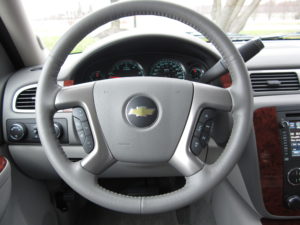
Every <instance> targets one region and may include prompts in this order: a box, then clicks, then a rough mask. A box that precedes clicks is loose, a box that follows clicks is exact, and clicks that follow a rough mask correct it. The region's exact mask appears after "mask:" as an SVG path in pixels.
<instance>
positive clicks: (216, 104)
mask: <svg viewBox="0 0 300 225" xmlns="http://www.w3.org/2000/svg"><path fill="white" fill-rule="evenodd" d="M193 84H194V100H193V106H192V108H193V109H194V110H195V111H199V109H204V108H211V109H216V110H222V111H231V109H232V98H231V94H230V92H229V89H226V88H221V87H216V86H212V85H207V84H202V83H195V82H194V83H193Z"/></svg>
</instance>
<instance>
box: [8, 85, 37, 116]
mask: <svg viewBox="0 0 300 225" xmlns="http://www.w3.org/2000/svg"><path fill="white" fill-rule="evenodd" d="M30 88H37V84H30V85H26V86H23V87H21V88H20V89H18V90H17V91H16V92H15V94H14V97H13V101H12V109H13V111H14V112H17V113H34V112H35V109H17V107H16V104H17V98H18V96H19V94H21V92H23V91H25V90H28V89H30Z"/></svg>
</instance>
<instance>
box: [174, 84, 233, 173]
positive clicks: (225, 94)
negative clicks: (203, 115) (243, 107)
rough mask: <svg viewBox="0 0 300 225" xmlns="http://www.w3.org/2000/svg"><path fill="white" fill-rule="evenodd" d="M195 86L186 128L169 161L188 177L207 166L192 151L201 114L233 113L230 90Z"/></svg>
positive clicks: (202, 85) (201, 85)
mask: <svg viewBox="0 0 300 225" xmlns="http://www.w3.org/2000/svg"><path fill="white" fill-rule="evenodd" d="M193 86H194V96H193V101H192V105H191V109H190V113H189V116H188V119H187V122H186V126H185V128H184V131H183V133H182V136H181V139H180V140H179V143H178V145H177V148H176V150H175V153H174V154H173V156H172V157H171V159H170V160H169V163H170V164H171V165H172V166H173V167H175V168H176V169H177V170H178V171H179V172H180V173H181V174H183V175H184V176H186V177H187V176H191V175H193V174H195V173H196V172H198V171H200V170H201V169H202V168H203V167H204V166H205V162H203V161H202V160H201V159H200V158H198V157H197V156H195V155H194V154H193V153H192V151H191V149H190V144H191V140H192V137H193V134H194V130H195V126H196V124H197V120H198V117H199V114H200V112H201V111H202V110H203V109H204V108H212V109H220V110H224V111H231V110H232V104H233V103H232V96H231V94H230V91H229V90H228V89H224V88H220V87H215V86H211V85H208V84H202V83H196V82H193ZM203 96H205V98H203Z"/></svg>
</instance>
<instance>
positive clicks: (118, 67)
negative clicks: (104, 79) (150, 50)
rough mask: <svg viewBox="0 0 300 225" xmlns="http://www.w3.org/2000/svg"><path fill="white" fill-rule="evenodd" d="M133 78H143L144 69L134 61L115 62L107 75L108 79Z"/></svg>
mask: <svg viewBox="0 0 300 225" xmlns="http://www.w3.org/2000/svg"><path fill="white" fill-rule="evenodd" d="M135 76H144V69H143V67H142V66H141V65H140V64H139V63H138V62H136V61H134V60H122V61H120V62H117V63H116V64H115V65H114V66H113V68H112V70H111V72H110V73H109V78H117V77H135Z"/></svg>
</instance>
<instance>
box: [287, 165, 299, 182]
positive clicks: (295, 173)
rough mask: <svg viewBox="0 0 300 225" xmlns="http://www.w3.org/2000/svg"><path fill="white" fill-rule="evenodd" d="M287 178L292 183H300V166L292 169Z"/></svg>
mask: <svg viewBox="0 0 300 225" xmlns="http://www.w3.org/2000/svg"><path fill="white" fill-rule="evenodd" d="M287 180H288V182H289V184H290V185H292V186H296V185H300V168H294V169H291V170H290V171H289V172H288V174H287Z"/></svg>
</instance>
